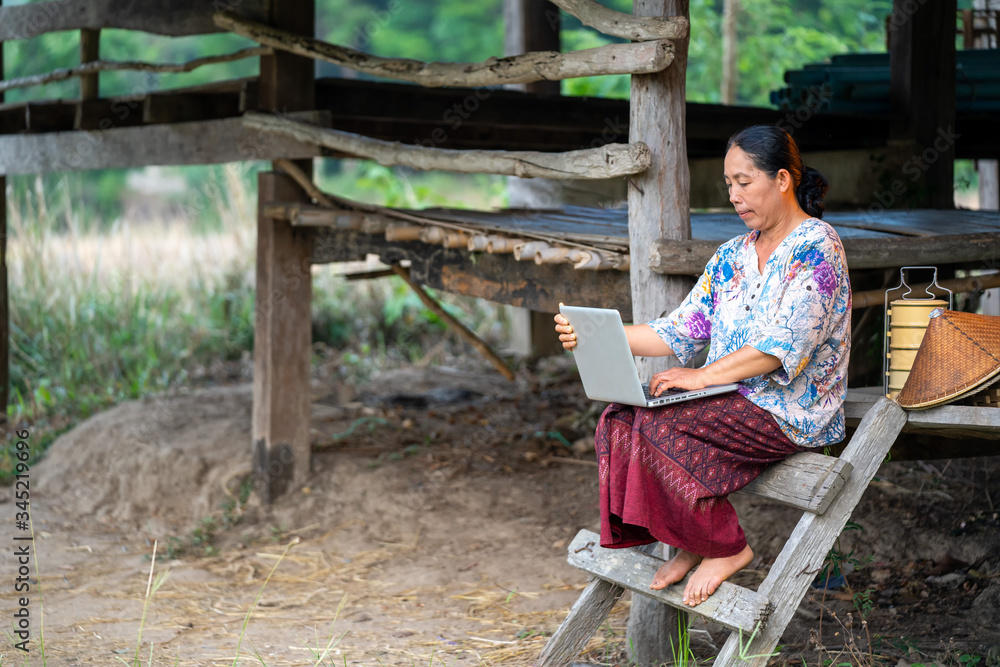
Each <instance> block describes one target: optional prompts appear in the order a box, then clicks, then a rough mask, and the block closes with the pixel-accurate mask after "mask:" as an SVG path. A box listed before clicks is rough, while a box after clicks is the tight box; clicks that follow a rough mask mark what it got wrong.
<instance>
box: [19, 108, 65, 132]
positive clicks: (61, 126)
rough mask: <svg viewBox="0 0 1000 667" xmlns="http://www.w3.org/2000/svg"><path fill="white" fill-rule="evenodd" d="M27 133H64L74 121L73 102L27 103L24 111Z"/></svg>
mask: <svg viewBox="0 0 1000 667" xmlns="http://www.w3.org/2000/svg"><path fill="white" fill-rule="evenodd" d="M24 117H25V125H26V127H25V129H26V130H27V131H28V132H32V133H37V132H65V131H67V130H71V129H72V128H73V122H74V120H75V119H76V103H75V102H62V101H58V102H28V104H27V109H26V110H25V116H24Z"/></svg>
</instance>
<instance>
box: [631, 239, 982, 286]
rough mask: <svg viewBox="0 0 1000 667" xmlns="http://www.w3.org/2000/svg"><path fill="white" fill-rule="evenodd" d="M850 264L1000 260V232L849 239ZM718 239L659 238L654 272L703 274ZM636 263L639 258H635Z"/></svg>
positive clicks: (856, 266)
mask: <svg viewBox="0 0 1000 667" xmlns="http://www.w3.org/2000/svg"><path fill="white" fill-rule="evenodd" d="M843 241H844V251H845V252H846V253H847V265H848V266H849V267H850V268H851V269H852V270H853V269H879V268H891V267H898V266H928V265H936V266H941V265H943V264H962V263H967V262H977V263H979V262H985V263H988V264H993V265H995V264H997V262H998V261H1000V232H990V233H985V234H961V235H954V236H935V237H933V238H923V237H895V238H892V239H891V240H888V241H887V242H885V243H872V241H871V239H869V238H846V239H843ZM718 245H719V244H718V243H716V242H714V241H674V240H668V239H659V240H657V241H655V242H654V243H653V251H652V253H651V258H650V266H651V267H652V270H653V271H656V272H658V273H666V274H670V275H699V274H701V272H702V271H704V269H705V264H707V263H708V260H709V259H711V257H712V255H713V254H714V253H715V250H716V248H717V247H718ZM632 263H633V265H634V264H635V260H633V262H632Z"/></svg>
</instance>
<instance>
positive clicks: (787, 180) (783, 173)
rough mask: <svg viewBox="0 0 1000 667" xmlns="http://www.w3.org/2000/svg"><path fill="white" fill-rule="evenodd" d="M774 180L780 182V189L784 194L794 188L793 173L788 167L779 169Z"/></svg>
mask: <svg viewBox="0 0 1000 667" xmlns="http://www.w3.org/2000/svg"><path fill="white" fill-rule="evenodd" d="M774 180H775V181H777V183H778V190H779V191H780V192H781V193H782V194H784V193H785V192H788V191H789V190H791V189H792V175H791V174H790V173H789V172H788V170H787V169H779V170H778V173H777V174H776V175H775V177H774Z"/></svg>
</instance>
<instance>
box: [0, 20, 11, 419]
mask: <svg viewBox="0 0 1000 667" xmlns="http://www.w3.org/2000/svg"><path fill="white" fill-rule="evenodd" d="M2 5H3V0H0V6H2ZM3 76H4V72H3V42H2V41H0V81H3ZM3 99H4V94H3V93H0V104H3ZM8 299H9V297H8V295H7V177H6V176H4V175H0V422H6V421H7V398H8V396H9V393H10V364H9V355H10V311H9V302H8Z"/></svg>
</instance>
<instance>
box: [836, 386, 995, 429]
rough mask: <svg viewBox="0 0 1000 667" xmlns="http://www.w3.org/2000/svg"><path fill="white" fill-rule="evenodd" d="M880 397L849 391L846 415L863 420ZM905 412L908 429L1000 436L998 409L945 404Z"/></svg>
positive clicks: (851, 418) (847, 417) (845, 405)
mask: <svg viewBox="0 0 1000 667" xmlns="http://www.w3.org/2000/svg"><path fill="white" fill-rule="evenodd" d="M879 398H880V396H873V395H872V394H870V393H862V392H856V391H853V390H852V391H849V392H848V393H847V401H845V402H844V417H845V418H846V419H848V420H857V419H860V418H861V417H862V416H863V415H864V414H865V411H866V410H868V409H869V406H871V405H873V404H874V403H875V402H876V401H877V400H878V399H879ZM906 414H907V422H906V430H907V431H908V432H910V431H921V430H928V429H935V430H943V431H945V432H950V433H954V435H955V437H960V436H970V437H979V438H987V439H1000V410H997V409H995V408H979V407H975V406H971V405H942V406H941V407H938V408H929V409H927V410H908V411H907V413H906Z"/></svg>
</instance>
